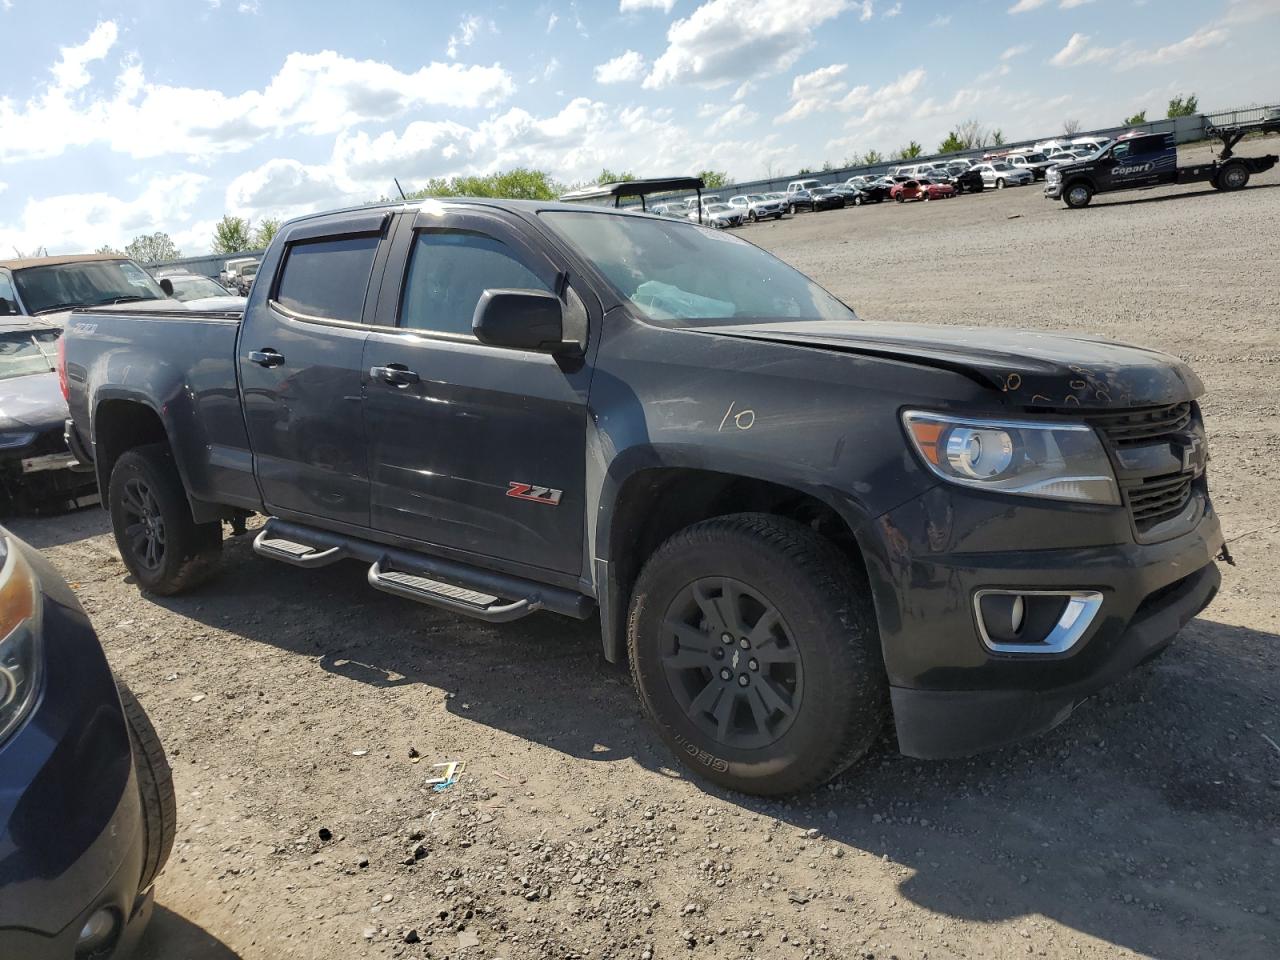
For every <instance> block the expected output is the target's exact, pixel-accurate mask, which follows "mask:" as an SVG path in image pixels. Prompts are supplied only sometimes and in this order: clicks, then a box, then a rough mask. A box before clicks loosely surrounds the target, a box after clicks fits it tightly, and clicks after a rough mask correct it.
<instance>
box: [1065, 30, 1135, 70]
mask: <svg viewBox="0 0 1280 960" xmlns="http://www.w3.org/2000/svg"><path fill="white" fill-rule="evenodd" d="M1118 52H1119V48H1117V47H1099V46H1097V45H1095V44H1094V43H1093V42H1092V40H1091V38H1090V37H1089V35H1088V34H1085V33H1073V34H1072V35H1071V39H1070V40H1068V41H1067V45H1066V46H1065V47H1063V48H1062V49H1061V50H1059V51H1058V52H1057V53H1055V54H1054V55H1053V56H1052V57H1050V58H1049V62H1050V63H1051V64H1053V65H1054V66H1055V67H1079V66H1083V65H1084V64H1087V63H1102V62H1103V61H1105V60H1110V59H1111V58H1112V57H1114V56H1115V55H1116V54H1117V53H1118Z"/></svg>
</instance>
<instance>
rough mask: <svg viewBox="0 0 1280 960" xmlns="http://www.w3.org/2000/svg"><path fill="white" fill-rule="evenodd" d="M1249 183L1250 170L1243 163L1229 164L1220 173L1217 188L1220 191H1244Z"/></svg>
mask: <svg viewBox="0 0 1280 960" xmlns="http://www.w3.org/2000/svg"><path fill="white" fill-rule="evenodd" d="M1248 183H1249V168H1248V167H1246V166H1245V165H1244V164H1243V163H1228V164H1227V165H1226V166H1225V167H1223V168H1222V169H1221V170H1219V171H1218V180H1217V183H1216V184H1215V186H1217V188H1218V189H1219V190H1243V189H1244V188H1245V186H1246V185H1247V184H1248Z"/></svg>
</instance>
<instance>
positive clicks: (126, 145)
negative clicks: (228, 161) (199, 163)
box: [0, 23, 515, 162]
mask: <svg viewBox="0 0 1280 960" xmlns="http://www.w3.org/2000/svg"><path fill="white" fill-rule="evenodd" d="M116 37H117V31H116V28H115V25H114V24H110V23H106V24H100V25H99V26H98V27H97V28H95V29H94V31H93V33H92V34H91V35H90V37H89V39H88V40H87V41H86V42H85V43H83V44H80V45H78V46H73V47H65V48H63V49H62V51H61V57H60V59H59V61H58V62H57V64H55V65H54V66H53V68H52V73H53V77H54V79H53V81H52V82H51V83H49V84H48V85H46V86H45V87H44V88H43V89H42V90H41V91H39V92H38V93H37V94H36V95H35V96H34V97H33V98H32V99H30V100H28V101H27V102H26V103H22V104H20V103H16V102H15V101H13V100H12V99H9V98H0V129H2V130H4V136H3V138H0V162H6V161H14V160H21V159H39V158H45V157H53V156H58V155H59V154H61V153H63V152H64V151H65V150H67V149H68V148H71V147H76V146H86V145H88V144H91V143H103V144H106V145H107V146H109V147H110V148H111V149H112V150H115V151H117V152H119V153H123V154H127V155H129V156H131V157H134V158H143V157H154V156H160V155H163V154H179V155H190V156H196V157H206V156H208V155H212V154H219V153H229V152H235V151H239V150H244V149H246V148H248V147H249V146H251V145H252V144H253V143H255V142H257V141H258V140H261V139H263V138H264V137H266V136H268V135H271V134H276V135H279V134H282V133H284V132H285V131H287V130H291V129H297V130H299V131H301V132H302V133H307V134H329V133H337V132H338V131H340V130H344V129H347V128H349V127H351V126H354V125H356V124H359V123H364V122H370V121H386V120H390V119H392V118H394V117H396V116H399V115H401V114H403V113H405V112H406V111H408V110H412V109H421V108H423V107H433V106H434V107H455V108H474V107H480V106H491V105H493V104H496V103H498V102H500V101H501V100H503V99H505V98H506V97H508V96H509V95H510V94H511V93H512V92H513V91H514V89H515V84H514V82H513V81H512V78H511V75H510V74H509V73H507V71H506V70H504V69H503V68H502V67H501V66H500V65H498V64H496V63H495V64H494V65H493V66H489V67H484V66H468V65H464V64H460V63H430V64H427V65H426V66H423V67H421V68H419V69H418V70H416V71H414V72H412V73H405V72H402V71H400V70H397V69H396V68H395V67H392V66H391V65H389V64H386V63H381V62H378V61H375V60H353V59H351V58H349V57H344V56H341V55H340V54H338V53H335V52H333V51H332V50H326V51H322V52H320V53H291V54H289V55H288V56H287V57H286V58H285V61H284V63H283V65H282V66H281V67H280V69H279V71H277V73H276V74H275V76H273V77H272V78H271V80H270V81H269V82H268V84H267V85H266V87H264V88H263V89H261V90H248V91H245V92H244V93H240V94H236V95H227V94H225V93H222V92H220V91H217V90H201V89H196V88H192V87H175V86H167V85H164V84H157V83H151V82H149V81H148V80H147V78H146V76H145V74H144V72H143V68H142V65H141V64H140V63H138V62H136V61H131V60H126V61H125V62H124V63H123V64H122V65H121V68H120V70H119V72H118V73H117V74H116V76H115V80H114V84H113V87H112V89H111V91H110V92H109V93H105V92H94V93H92V94H91V93H90V92H89V89H88V88H89V87H90V85H91V83H92V77H91V76H90V73H89V69H88V68H89V65H90V64H92V63H94V62H96V61H100V60H102V59H103V58H105V57H106V56H107V54H108V53H109V52H110V50H111V49H112V47H113V46H114V44H115V41H116ZM157 131H163V134H162V135H158V134H157Z"/></svg>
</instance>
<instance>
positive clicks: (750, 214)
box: [747, 210, 756, 223]
mask: <svg viewBox="0 0 1280 960" xmlns="http://www.w3.org/2000/svg"><path fill="white" fill-rule="evenodd" d="M747 220H748V221H749V222H751V223H755V222H756V212H755V211H754V210H748V211H747Z"/></svg>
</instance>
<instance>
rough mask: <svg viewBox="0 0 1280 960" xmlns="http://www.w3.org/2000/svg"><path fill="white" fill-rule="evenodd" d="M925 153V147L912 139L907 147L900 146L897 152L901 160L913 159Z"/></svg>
mask: <svg viewBox="0 0 1280 960" xmlns="http://www.w3.org/2000/svg"><path fill="white" fill-rule="evenodd" d="M922 153H924V147H922V146H920V144H918V143H916V142H915V141H914V140H912V141H911V142H910V143H909V144H907V145H906V146H905V147H899V148H898V152H897V154H896V156H897V158H898V159H899V160H912V159H914V158H915V157H918V156H920V155H921V154H922Z"/></svg>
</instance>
